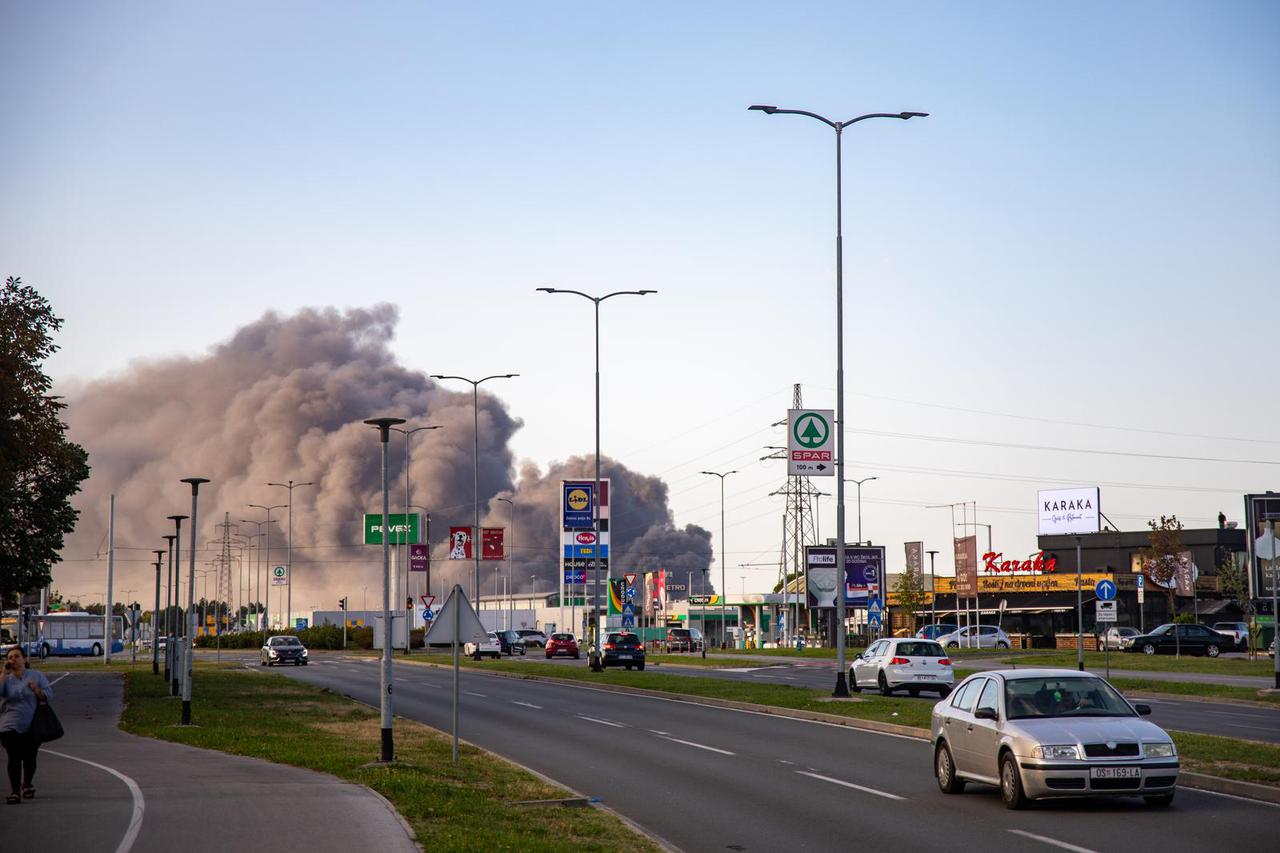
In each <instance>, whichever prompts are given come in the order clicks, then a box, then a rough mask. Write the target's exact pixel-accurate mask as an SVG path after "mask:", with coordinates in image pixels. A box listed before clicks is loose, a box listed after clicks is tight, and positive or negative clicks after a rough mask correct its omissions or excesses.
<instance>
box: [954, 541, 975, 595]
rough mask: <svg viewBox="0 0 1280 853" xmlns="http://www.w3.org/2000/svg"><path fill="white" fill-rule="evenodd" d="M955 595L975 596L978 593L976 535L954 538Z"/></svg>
mask: <svg viewBox="0 0 1280 853" xmlns="http://www.w3.org/2000/svg"><path fill="white" fill-rule="evenodd" d="M955 549H956V550H955V560H956V597H957V598H975V597H976V596H977V594H978V537H977V536H966V537H964V538H963V539H957V540H955Z"/></svg>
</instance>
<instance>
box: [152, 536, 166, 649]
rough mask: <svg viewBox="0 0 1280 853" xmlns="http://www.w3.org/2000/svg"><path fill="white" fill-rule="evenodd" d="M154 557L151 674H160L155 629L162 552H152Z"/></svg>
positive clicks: (158, 614)
mask: <svg viewBox="0 0 1280 853" xmlns="http://www.w3.org/2000/svg"><path fill="white" fill-rule="evenodd" d="M151 553H152V554H155V555H156V606H155V609H154V610H152V611H151V674H152V675H159V674H160V634H159V632H157V631H156V628H158V627H159V626H160V566H161V564H163V563H164V551H161V550H159V549H156V550H153V551H152V552H151Z"/></svg>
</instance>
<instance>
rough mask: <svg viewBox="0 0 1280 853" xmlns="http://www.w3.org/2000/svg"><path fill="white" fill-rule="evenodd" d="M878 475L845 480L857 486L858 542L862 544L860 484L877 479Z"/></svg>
mask: <svg viewBox="0 0 1280 853" xmlns="http://www.w3.org/2000/svg"><path fill="white" fill-rule="evenodd" d="M879 479H880V478H879V477H863V478H862V479H861V480H845V482H846V483H853V484H854V485H856V486H857V487H858V544H859V545H861V544H862V484H863V483H870V482H871V481H872V480H879Z"/></svg>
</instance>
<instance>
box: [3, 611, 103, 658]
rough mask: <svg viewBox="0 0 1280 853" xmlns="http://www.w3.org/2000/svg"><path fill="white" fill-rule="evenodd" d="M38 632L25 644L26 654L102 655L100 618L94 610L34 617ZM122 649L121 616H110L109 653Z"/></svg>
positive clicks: (46, 655)
mask: <svg viewBox="0 0 1280 853" xmlns="http://www.w3.org/2000/svg"><path fill="white" fill-rule="evenodd" d="M37 628H38V634H37V636H36V639H35V640H32V641H31V642H29V643H28V644H27V654H30V655H35V656H37V657H41V658H47V657H49V656H51V655H55V656H56V655H92V656H94V657H97V656H99V655H101V654H102V649H103V637H102V617H101V616H98V615H95V614H93V613H49V614H47V615H46V616H43V617H40V618H39V619H38V620H37ZM123 651H124V617H123V616H112V617H111V653H112V654H115V653H116V652H123Z"/></svg>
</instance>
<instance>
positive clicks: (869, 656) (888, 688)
mask: <svg viewBox="0 0 1280 853" xmlns="http://www.w3.org/2000/svg"><path fill="white" fill-rule="evenodd" d="M955 682H956V676H955V673H954V672H953V671H952V669H951V660H950V658H948V657H947V653H946V652H945V651H943V650H942V646H941V645H939V644H938V643H937V642H935V641H933V640H916V639H911V638H908V639H885V640H877V641H875V642H874V643H872V644H871V645H870V647H868V648H867V650H866V651H865V652H863V653H862V654H860V655H858V656H857V657H856V658H854V659H853V664H852V665H851V666H850V667H849V688H850V689H851V690H853V692H854V693H859V692H861V691H862V690H863V689H868V690H870V689H873V688H879V690H880V693H881V694H882V695H884V696H889V695H890V694H892V693H893V691H895V690H906V691H907V692H908V693H910V694H911V695H912V696H919V695H920V691H921V690H930V691H936V692H937V694H938V696H939V697H940V698H943V699H945V698H947V694H949V693H950V692H951V685H953V684H955Z"/></svg>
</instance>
